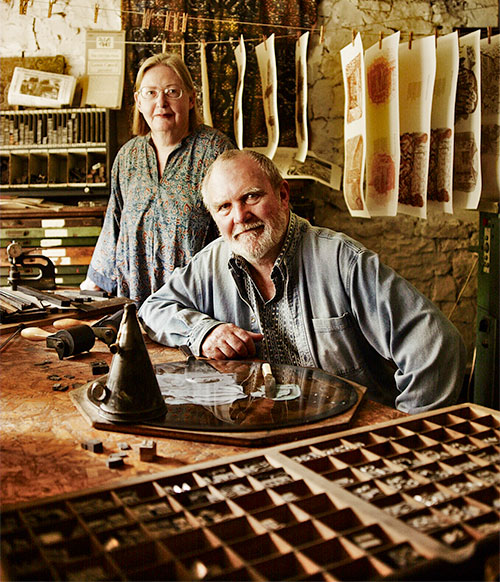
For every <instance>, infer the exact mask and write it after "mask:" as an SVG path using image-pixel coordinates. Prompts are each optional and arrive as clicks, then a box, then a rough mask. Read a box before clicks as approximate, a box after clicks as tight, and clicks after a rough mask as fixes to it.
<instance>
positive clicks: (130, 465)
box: [0, 326, 406, 505]
mask: <svg viewBox="0 0 500 582" xmlns="http://www.w3.org/2000/svg"><path fill="white" fill-rule="evenodd" d="M46 329H47V330H48V331H51V332H55V331H57V330H55V328H53V327H51V326H47V327H46ZM146 343H147V346H148V351H149V354H150V356H151V360H152V362H153V364H156V363H163V362H169V361H179V360H184V359H185V356H184V355H183V354H182V353H181V352H180V351H178V350H176V349H173V348H167V347H164V346H160V345H158V344H154V343H153V342H151V341H150V340H147V342H146ZM111 358H112V354H111V353H110V352H109V349H108V348H107V346H106V345H105V344H104V343H102V342H96V344H95V346H94V347H93V349H92V350H91V352H88V353H85V354H80V355H78V356H74V357H71V358H67V359H65V360H59V359H58V356H57V354H56V352H55V351H54V350H51V349H48V348H47V347H46V346H45V342H44V341H38V342H30V341H28V340H26V339H24V338H22V337H19V336H17V337H16V338H15V339H13V340H12V341H11V342H10V343H9V344H7V345H6V346H5V347H4V348H3V349H2V351H1V352H0V359H1V369H2V372H1V391H0V395H1V405H0V406H1V411H0V422H1V426H2V434H1V440H0V454H1V457H0V461H1V467H2V471H1V501H2V505H6V504H11V503H18V502H22V501H28V500H34V499H40V498H44V497H50V496H54V495H60V494H64V493H69V492H73V491H79V490H82V489H87V488H92V487H101V486H105V485H110V484H113V483H115V482H118V481H121V480H124V479H128V478H132V477H137V476H140V475H147V474H154V473H158V472H160V471H165V470H169V469H178V468H182V467H185V466H187V465H190V464H193V463H200V462H205V461H210V460H213V459H218V458H220V457H225V456H230V455H235V454H238V453H242V452H246V451H248V450H250V449H247V448H244V447H240V446H232V445H227V444H226V445H220V444H212V443H205V442H204V443H199V442H196V441H188V440H178V439H172V438H155V441H156V443H157V456H156V458H155V460H154V462H144V461H141V460H140V459H139V444H140V443H142V442H143V441H144V440H145V437H144V436H140V435H132V434H124V433H118V432H108V431H101V430H96V429H93V428H91V426H90V425H89V424H88V422H87V421H86V420H85V419H84V418H83V416H82V415H81V414H80V413H79V412H78V410H77V409H76V408H75V406H74V404H73V403H72V401H71V399H70V392H71V390H73V389H75V388H78V387H79V386H81V385H82V384H85V383H86V382H88V381H90V380H92V379H93V376H92V370H91V363H92V362H95V361H99V360H102V361H105V362H107V363H108V364H109V363H110V362H111ZM66 386H67V387H68V388H67V389H66V390H65V387H66ZM404 416H406V415H405V414H404V413H402V412H399V411H397V410H394V409H391V408H388V407H386V406H383V405H381V404H378V403H375V402H372V401H370V400H368V399H367V398H366V397H365V398H364V399H363V400H362V402H361V405H360V406H359V408H358V410H357V411H356V413H355V416H354V418H353V420H352V423H351V426H352V427H357V426H366V425H371V424H374V423H377V422H381V421H387V420H392V419H395V418H399V417H404ZM92 439H98V440H100V441H102V443H103V445H104V452H103V453H101V454H96V453H93V452H91V451H89V450H85V449H83V448H82V443H85V442H88V441H89V440H92ZM123 442H127V443H128V444H129V445H130V446H131V450H129V451H126V452H127V454H128V456H127V457H126V458H125V459H124V460H125V464H124V466H123V467H122V468H119V469H113V468H108V466H107V463H106V460H107V458H108V456H109V455H110V454H111V453H116V452H119V450H120V449H119V443H123Z"/></svg>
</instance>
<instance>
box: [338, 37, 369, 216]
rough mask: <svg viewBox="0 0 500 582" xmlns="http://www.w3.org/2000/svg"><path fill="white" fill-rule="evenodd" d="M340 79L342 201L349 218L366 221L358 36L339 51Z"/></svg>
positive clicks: (362, 76)
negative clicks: (343, 94)
mask: <svg viewBox="0 0 500 582" xmlns="http://www.w3.org/2000/svg"><path fill="white" fill-rule="evenodd" d="M340 58H341V61H342V75H343V78H344V93H345V107H344V200H345V202H346V205H347V208H348V210H349V212H350V213H351V216H362V217H365V218H366V217H369V216H370V213H369V212H368V210H367V208H366V203H365V196H364V172H365V155H366V84H365V67H364V57H363V42H362V40H361V35H360V34H359V33H358V34H357V35H356V37H355V39H354V42H350V43H349V44H348V45H347V46H345V47H344V48H343V49H342V50H341V51H340Z"/></svg>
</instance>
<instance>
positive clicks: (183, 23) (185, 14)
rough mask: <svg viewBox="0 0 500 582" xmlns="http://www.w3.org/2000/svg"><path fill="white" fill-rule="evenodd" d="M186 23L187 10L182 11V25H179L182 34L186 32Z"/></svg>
mask: <svg viewBox="0 0 500 582" xmlns="http://www.w3.org/2000/svg"><path fill="white" fill-rule="evenodd" d="M187 23H188V13H187V12H183V13H182V25H181V32H182V34H184V33H185V32H186V28H187Z"/></svg>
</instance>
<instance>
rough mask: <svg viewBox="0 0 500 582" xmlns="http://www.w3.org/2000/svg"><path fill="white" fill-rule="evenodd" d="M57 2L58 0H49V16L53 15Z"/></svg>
mask: <svg viewBox="0 0 500 582" xmlns="http://www.w3.org/2000/svg"><path fill="white" fill-rule="evenodd" d="M56 2H57V0H49V11H48V13H47V18H50V17H51V16H52V7H53V6H54V4H55V3H56Z"/></svg>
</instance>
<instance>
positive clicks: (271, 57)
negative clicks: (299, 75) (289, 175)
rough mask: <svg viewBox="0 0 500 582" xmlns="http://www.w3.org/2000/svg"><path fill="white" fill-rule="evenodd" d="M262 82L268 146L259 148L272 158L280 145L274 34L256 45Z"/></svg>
mask: <svg viewBox="0 0 500 582" xmlns="http://www.w3.org/2000/svg"><path fill="white" fill-rule="evenodd" d="M255 52H256V54H257V62H258V65H259V72H260V79H261V83H262V103H263V107H264V116H265V119H266V127H267V146H266V147H265V148H263V149H260V148H259V151H261V152H262V153H263V154H265V155H266V156H267V157H268V158H270V159H271V160H272V159H273V157H274V154H275V153H276V149H277V147H278V142H279V137H280V131H279V120H278V77H277V73H276V54H275V51H274V34H272V35H271V36H270V37H269V38H267V39H266V40H265V41H264V42H262V43H260V44H258V45H257V46H256V47H255Z"/></svg>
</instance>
